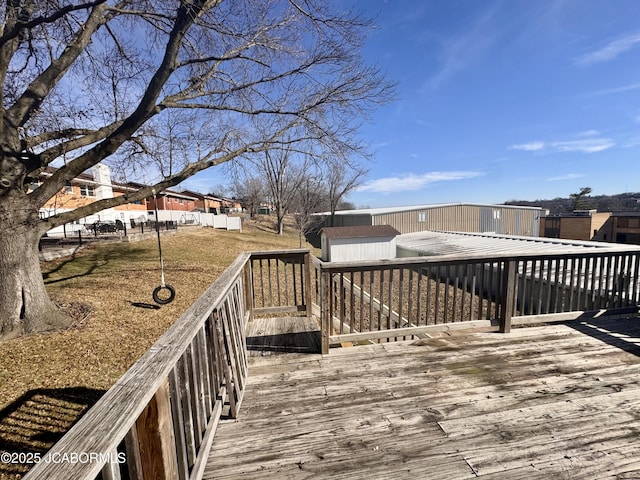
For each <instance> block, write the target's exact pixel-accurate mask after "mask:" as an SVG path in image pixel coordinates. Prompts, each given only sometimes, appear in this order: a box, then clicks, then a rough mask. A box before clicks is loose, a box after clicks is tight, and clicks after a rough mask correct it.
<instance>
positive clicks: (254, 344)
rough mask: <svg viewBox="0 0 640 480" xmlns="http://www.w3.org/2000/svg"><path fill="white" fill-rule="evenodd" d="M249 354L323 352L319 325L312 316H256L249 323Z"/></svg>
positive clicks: (252, 355) (253, 355)
mask: <svg viewBox="0 0 640 480" xmlns="http://www.w3.org/2000/svg"><path fill="white" fill-rule="evenodd" d="M247 330H248V331H247V351H248V354H249V356H251V357H255V356H267V355H273V354H276V353H320V327H319V326H318V322H317V321H316V320H315V319H313V318H310V319H309V318H306V317H274V318H255V319H253V320H252V321H251V322H249V325H248V327H247Z"/></svg>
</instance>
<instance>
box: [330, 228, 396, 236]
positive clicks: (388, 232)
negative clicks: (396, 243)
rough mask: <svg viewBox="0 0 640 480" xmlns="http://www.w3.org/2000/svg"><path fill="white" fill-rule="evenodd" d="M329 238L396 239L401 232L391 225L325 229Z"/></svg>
mask: <svg viewBox="0 0 640 480" xmlns="http://www.w3.org/2000/svg"><path fill="white" fill-rule="evenodd" d="M322 233H323V234H324V235H325V236H326V237H327V238H365V237H395V236H397V235H400V232H399V231H398V230H396V229H395V228H393V227H392V226H391V225H359V226H354V227H325V228H323V229H322Z"/></svg>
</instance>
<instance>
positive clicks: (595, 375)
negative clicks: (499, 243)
mask: <svg viewBox="0 0 640 480" xmlns="http://www.w3.org/2000/svg"><path fill="white" fill-rule="evenodd" d="M639 355H640V322H639V321H638V319H633V320H615V321H611V320H606V319H602V320H599V321H593V322H590V323H582V324H581V323H577V322H574V323H572V324H567V325H554V326H545V327H532V328H527V329H516V330H513V331H512V333H510V334H497V333H481V334H473V335H469V336H455V337H443V338H434V339H427V340H419V341H417V342H399V343H385V344H377V345H371V346H360V347H351V348H343V349H335V350H332V351H331V353H330V354H329V355H328V356H324V357H322V356H320V355H304V356H303V355H295V356H293V357H291V358H290V359H289V358H288V357H286V356H277V357H265V358H262V359H259V361H258V362H254V363H253V365H252V366H251V367H250V371H249V380H248V384H247V391H246V393H245V398H244V403H243V405H242V409H241V411H240V416H239V418H238V421H237V422H232V421H229V422H223V423H222V424H221V425H220V427H219V429H218V432H217V436H216V439H215V441H214V445H213V448H212V450H211V454H210V458H209V462H208V465H207V469H206V471H205V477H204V478H206V479H218V478H220V479H230V478H295V479H306V478H314V479H315V478H347V477H348V478H350V479H353V478H376V479H378V478H393V479H398V478H430V479H432V478H433V479H437V478H443V479H454V478H455V479H464V478H486V479H502V478H504V479H507V478H508V479H518V478H522V479H524V478H526V479H531V478H540V479H543V478H545V479H546V478H554V479H555V478H567V479H594V478H611V479H613V478H636V477H639V476H640V475H639V473H640V435H638V432H640V356H639ZM289 360H291V361H289Z"/></svg>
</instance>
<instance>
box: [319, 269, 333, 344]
mask: <svg viewBox="0 0 640 480" xmlns="http://www.w3.org/2000/svg"><path fill="white" fill-rule="evenodd" d="M330 276H331V273H329V272H323V271H322V269H320V341H321V353H322V354H323V355H326V354H328V353H329V335H330V334H331V331H330V328H331V307H330V305H329V285H330Z"/></svg>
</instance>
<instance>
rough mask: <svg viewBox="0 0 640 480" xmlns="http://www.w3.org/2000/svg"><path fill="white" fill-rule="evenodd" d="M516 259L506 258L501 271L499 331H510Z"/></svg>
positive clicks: (514, 298) (514, 294)
mask: <svg viewBox="0 0 640 480" xmlns="http://www.w3.org/2000/svg"><path fill="white" fill-rule="evenodd" d="M516 280H517V275H516V261H515V260H506V261H505V262H504V270H503V272H502V292H501V293H502V296H501V299H500V332H502V333H509V332H510V331H511V317H512V316H513V308H514V306H515V301H516Z"/></svg>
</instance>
